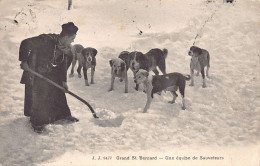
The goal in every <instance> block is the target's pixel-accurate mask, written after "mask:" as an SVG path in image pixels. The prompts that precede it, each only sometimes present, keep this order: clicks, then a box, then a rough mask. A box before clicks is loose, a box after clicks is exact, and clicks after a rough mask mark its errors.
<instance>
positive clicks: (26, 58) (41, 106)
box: [19, 22, 78, 132]
mask: <svg viewBox="0 0 260 166" xmlns="http://www.w3.org/2000/svg"><path fill="white" fill-rule="evenodd" d="M77 31H78V27H77V26H75V25H74V23H72V22H69V23H66V24H63V25H62V31H61V33H60V34H59V35H58V34H42V35H39V36H36V37H32V38H28V39H25V40H23V41H22V42H21V45H20V50H19V61H21V68H22V69H23V70H24V72H23V76H22V79H21V83H22V84H25V103H24V114H25V116H30V122H31V124H32V127H33V128H34V131H36V132H42V131H43V129H44V125H46V124H49V123H53V122H55V121H57V120H61V119H65V120H69V121H73V122H77V121H78V119H77V118H75V117H73V116H71V112H70V109H69V107H68V104H67V99H66V96H65V93H64V90H68V86H67V83H66V82H67V68H68V64H70V62H71V60H72V57H71V56H72V55H71V43H72V42H73V41H74V39H75V37H76V33H77ZM30 70H33V71H34V72H37V73H39V74H40V75H42V76H43V77H45V78H47V79H49V80H51V81H52V82H54V83H56V84H57V85H59V86H61V87H63V88H64V90H62V89H59V88H57V87H56V86H54V85H52V84H50V83H49V82H47V81H45V80H43V79H42V78H40V77H36V76H35V75H34V74H33V73H32V72H30Z"/></svg>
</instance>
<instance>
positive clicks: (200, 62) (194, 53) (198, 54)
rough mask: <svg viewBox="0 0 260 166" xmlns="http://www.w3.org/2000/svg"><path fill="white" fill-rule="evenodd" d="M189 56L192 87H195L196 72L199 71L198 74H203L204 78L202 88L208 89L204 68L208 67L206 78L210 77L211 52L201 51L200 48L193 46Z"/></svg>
mask: <svg viewBox="0 0 260 166" xmlns="http://www.w3.org/2000/svg"><path fill="white" fill-rule="evenodd" d="M188 54H189V56H191V61H190V74H191V83H190V86H194V70H197V71H198V72H201V75H202V78H203V83H202V88H206V82H205V73H204V68H205V67H207V70H206V76H207V77H208V76H209V67H210V65H209V61H210V56H209V52H208V51H207V50H204V49H201V48H199V47H196V46H192V47H190V51H189V53H188ZM198 74H199V73H198ZM198 74H197V76H198Z"/></svg>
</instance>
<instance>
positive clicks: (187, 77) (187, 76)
mask: <svg viewBox="0 0 260 166" xmlns="http://www.w3.org/2000/svg"><path fill="white" fill-rule="evenodd" d="M183 76H184V77H185V80H186V81H189V80H190V78H191V77H190V75H183Z"/></svg>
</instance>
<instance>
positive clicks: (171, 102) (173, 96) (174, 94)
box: [168, 91, 178, 104]
mask: <svg viewBox="0 0 260 166" xmlns="http://www.w3.org/2000/svg"><path fill="white" fill-rule="evenodd" d="M171 94H172V101H169V102H168V103H170V104H173V103H175V100H176V98H177V96H178V95H177V93H176V91H171Z"/></svg>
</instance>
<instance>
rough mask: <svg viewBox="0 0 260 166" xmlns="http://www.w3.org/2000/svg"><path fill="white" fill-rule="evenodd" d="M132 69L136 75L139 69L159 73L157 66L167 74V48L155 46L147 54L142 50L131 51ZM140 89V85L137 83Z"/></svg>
mask: <svg viewBox="0 0 260 166" xmlns="http://www.w3.org/2000/svg"><path fill="white" fill-rule="evenodd" d="M129 55H130V58H131V61H130V69H131V70H132V71H133V73H134V76H135V74H136V72H137V71H138V70H139V69H144V70H147V71H153V72H154V74H155V75H159V72H158V70H157V68H156V67H158V68H159V69H160V71H161V72H162V73H163V74H166V64H165V59H166V57H167V55H168V50H167V49H165V48H164V49H162V50H161V49H159V48H154V49H151V50H150V51H148V52H147V53H146V54H143V53H142V52H137V51H135V52H131V53H130V54H129ZM135 89H136V90H138V85H136V88H135Z"/></svg>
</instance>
